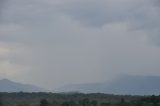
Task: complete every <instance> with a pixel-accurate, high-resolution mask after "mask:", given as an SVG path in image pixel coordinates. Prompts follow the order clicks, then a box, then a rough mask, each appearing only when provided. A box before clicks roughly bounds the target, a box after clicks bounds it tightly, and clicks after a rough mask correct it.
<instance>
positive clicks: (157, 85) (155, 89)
mask: <svg viewBox="0 0 160 106" xmlns="http://www.w3.org/2000/svg"><path fill="white" fill-rule="evenodd" d="M21 91H22V92H48V91H49V90H46V89H43V88H40V87H37V86H34V85H30V84H21V83H17V82H13V81H10V80H8V79H2V80H0V92H21ZM54 92H81V93H107V94H122V95H153V94H155V95H159V94H160V77H159V76H130V75H125V76H120V77H117V78H116V79H114V80H112V81H110V82H103V83H88V84H72V85H66V86H63V87H60V88H58V89H55V90H54Z"/></svg>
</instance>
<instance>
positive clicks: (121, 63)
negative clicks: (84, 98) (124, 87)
mask: <svg viewBox="0 0 160 106" xmlns="http://www.w3.org/2000/svg"><path fill="white" fill-rule="evenodd" d="M159 11H160V1H159V0H0V78H1V79H2V78H8V79H11V80H14V81H17V82H21V83H29V84H34V85H38V86H40V87H43V88H47V89H55V88H58V87H60V86H63V85H67V84H80V83H94V82H105V81H108V80H111V79H112V78H115V77H117V76H118V75H121V74H129V75H146V76H149V75H153V76H154V75H156V76H160V18H159V17H160V12H159Z"/></svg>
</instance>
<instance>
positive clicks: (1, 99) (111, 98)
mask: <svg viewBox="0 0 160 106" xmlns="http://www.w3.org/2000/svg"><path fill="white" fill-rule="evenodd" d="M0 106H160V96H154V95H152V96H131V95H109V94H101V93H94V94H82V93H67V94H65V93H59V94H58V93H24V92H20V93H0Z"/></svg>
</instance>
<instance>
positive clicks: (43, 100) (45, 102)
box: [40, 99, 49, 106]
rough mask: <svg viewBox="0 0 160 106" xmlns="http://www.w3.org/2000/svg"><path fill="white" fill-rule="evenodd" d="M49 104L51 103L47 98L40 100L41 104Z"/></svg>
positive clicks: (45, 105)
mask: <svg viewBox="0 0 160 106" xmlns="http://www.w3.org/2000/svg"><path fill="white" fill-rule="evenodd" d="M48 105H49V103H48V101H47V100H46V99H42V100H41V101H40V106H48Z"/></svg>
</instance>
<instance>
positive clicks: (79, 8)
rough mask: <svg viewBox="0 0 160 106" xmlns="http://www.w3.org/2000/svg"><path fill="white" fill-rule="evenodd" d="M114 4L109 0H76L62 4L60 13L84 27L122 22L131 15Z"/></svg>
mask: <svg viewBox="0 0 160 106" xmlns="http://www.w3.org/2000/svg"><path fill="white" fill-rule="evenodd" d="M118 3H119V2H118ZM127 3H128V2H127ZM115 4H116V2H115V1H113V2H112V1H109V0H106V1H105V0H101V1H97V0H87V1H86V0H81V1H77V0H76V1H69V2H68V3H64V4H62V5H61V7H62V8H61V11H62V12H64V13H65V14H69V15H70V16H71V17H72V18H73V19H75V20H78V21H80V22H82V23H84V24H85V25H89V26H103V25H105V24H107V23H112V22H117V21H124V20H125V19H127V17H128V15H129V14H131V11H130V10H129V11H128V10H126V9H125V8H122V5H120V6H119V5H115Z"/></svg>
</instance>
